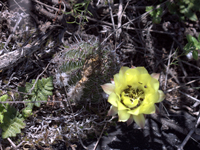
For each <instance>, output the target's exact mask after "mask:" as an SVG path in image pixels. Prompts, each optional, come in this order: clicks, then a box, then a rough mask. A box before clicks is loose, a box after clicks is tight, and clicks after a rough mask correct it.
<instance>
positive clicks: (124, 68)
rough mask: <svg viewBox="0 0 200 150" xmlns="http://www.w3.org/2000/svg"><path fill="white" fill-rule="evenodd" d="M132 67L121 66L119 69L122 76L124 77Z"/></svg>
mask: <svg viewBox="0 0 200 150" xmlns="http://www.w3.org/2000/svg"><path fill="white" fill-rule="evenodd" d="M128 69H130V68H129V67H124V66H123V67H121V69H120V70H119V76H120V78H123V77H124V74H125V72H126V70H128Z"/></svg>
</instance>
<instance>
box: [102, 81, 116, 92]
mask: <svg viewBox="0 0 200 150" xmlns="http://www.w3.org/2000/svg"><path fill="white" fill-rule="evenodd" d="M101 87H102V89H103V90H104V92H105V93H106V94H108V95H110V94H111V93H113V92H114V91H115V85H114V84H112V83H106V84H104V85H101Z"/></svg>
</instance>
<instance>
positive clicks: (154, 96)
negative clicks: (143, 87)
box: [144, 92, 159, 103]
mask: <svg viewBox="0 0 200 150" xmlns="http://www.w3.org/2000/svg"><path fill="white" fill-rule="evenodd" d="M158 100H159V93H158V92H151V93H146V94H145V100H144V101H145V102H147V103H157V102H158Z"/></svg>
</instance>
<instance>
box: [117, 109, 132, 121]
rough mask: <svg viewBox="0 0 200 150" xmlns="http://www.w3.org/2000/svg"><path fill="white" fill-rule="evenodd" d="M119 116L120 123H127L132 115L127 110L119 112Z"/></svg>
mask: <svg viewBox="0 0 200 150" xmlns="http://www.w3.org/2000/svg"><path fill="white" fill-rule="evenodd" d="M118 116H119V121H122V122H126V121H127V120H128V119H129V117H130V114H129V113H127V111H126V110H118Z"/></svg>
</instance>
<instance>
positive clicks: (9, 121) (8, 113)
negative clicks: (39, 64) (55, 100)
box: [0, 77, 53, 138]
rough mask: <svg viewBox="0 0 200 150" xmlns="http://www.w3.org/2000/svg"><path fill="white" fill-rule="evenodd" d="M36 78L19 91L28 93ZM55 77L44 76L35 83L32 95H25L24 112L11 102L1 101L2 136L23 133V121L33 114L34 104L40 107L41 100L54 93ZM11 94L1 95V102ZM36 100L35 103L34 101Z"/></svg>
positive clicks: (0, 121)
mask: <svg viewBox="0 0 200 150" xmlns="http://www.w3.org/2000/svg"><path fill="white" fill-rule="evenodd" d="M34 83H35V80H32V83H28V82H27V83H26V86H25V87H19V91H21V92H24V93H28V92H29V91H30V90H31V89H32V87H33V86H34ZM52 90H53V78H52V77H49V78H46V79H45V78H42V79H41V80H38V81H37V82H36V83H35V86H34V88H33V90H32V91H31V94H30V95H25V94H24V95H23V98H24V99H25V100H24V101H25V102H30V103H26V107H25V108H24V109H23V110H22V114H21V113H20V111H18V110H17V109H16V108H15V107H13V106H11V105H10V104H9V103H0V123H1V124H0V128H1V129H2V130H3V132H2V138H8V137H15V136H16V134H18V133H21V129H23V128H24V127H25V123H24V122H23V121H24V120H25V119H26V118H27V117H29V116H30V115H32V109H33V107H34V106H37V107H40V104H41V103H40V102H37V101H47V96H48V95H52ZM8 99H9V96H8V95H7V94H6V95H3V96H1V97H0V102H5V101H6V100H8ZM33 102H34V103H33Z"/></svg>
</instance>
